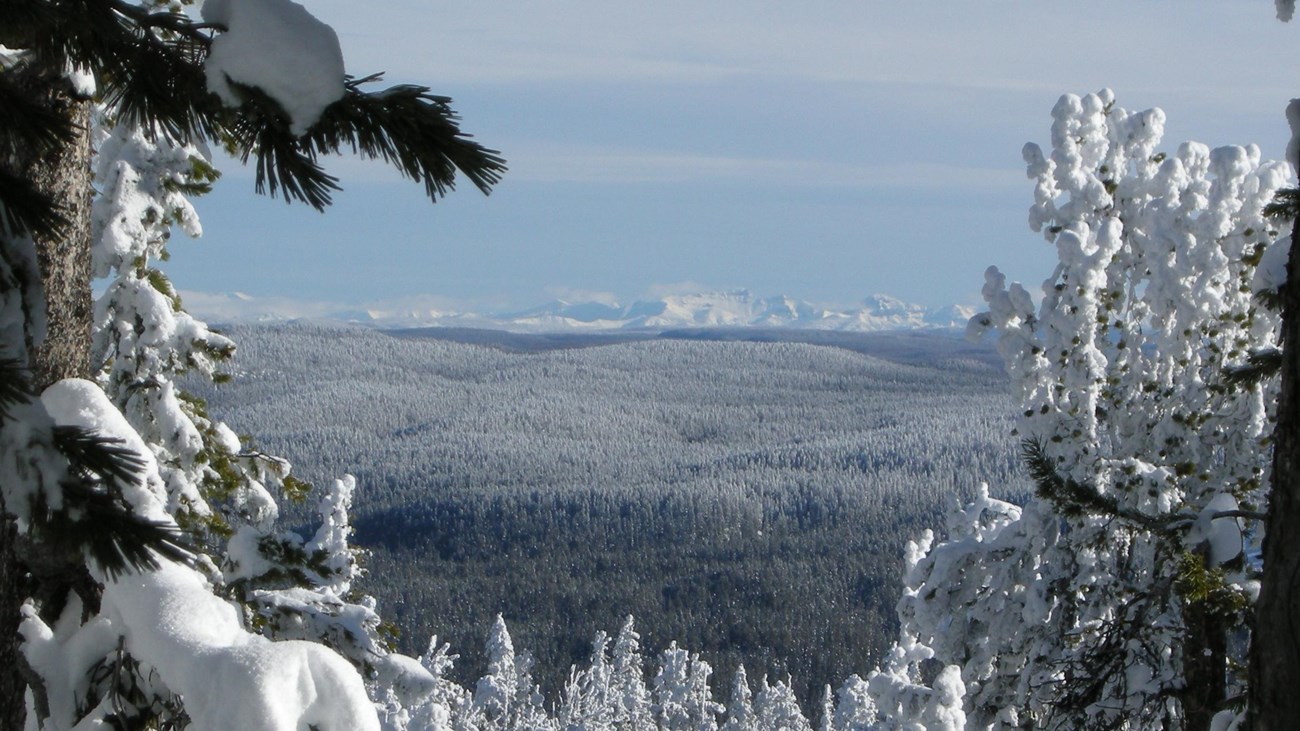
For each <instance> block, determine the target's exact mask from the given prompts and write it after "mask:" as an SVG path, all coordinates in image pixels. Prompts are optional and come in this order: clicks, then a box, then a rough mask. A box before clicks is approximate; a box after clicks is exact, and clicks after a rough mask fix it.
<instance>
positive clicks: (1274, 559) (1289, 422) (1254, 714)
mask: <svg viewBox="0 0 1300 731" xmlns="http://www.w3.org/2000/svg"><path fill="white" fill-rule="evenodd" d="M1291 240H1292V242H1293V243H1292V245H1291V255H1290V258H1289V259H1288V261H1287V267H1286V270H1287V281H1286V284H1285V285H1284V286H1283V287H1282V292H1281V294H1282V392H1281V396H1280V397H1279V399H1278V406H1277V426H1276V427H1275V429H1274V431H1273V435H1274V436H1273V485H1272V491H1271V494H1270V496H1269V501H1268V524H1267V532H1266V533H1265V535H1264V575H1263V579H1262V581H1261V586H1260V592H1259V601H1258V602H1256V604H1255V627H1254V633H1253V636H1252V637H1251V647H1250V711H1249V713H1250V728H1251V729H1253V731H1281V730H1282V729H1293V728H1295V727H1296V723H1297V722H1300V245H1297V244H1295V243H1294V242H1295V241H1297V240H1300V217H1297V218H1296V221H1295V223H1294V224H1293V225H1292V227H1291Z"/></svg>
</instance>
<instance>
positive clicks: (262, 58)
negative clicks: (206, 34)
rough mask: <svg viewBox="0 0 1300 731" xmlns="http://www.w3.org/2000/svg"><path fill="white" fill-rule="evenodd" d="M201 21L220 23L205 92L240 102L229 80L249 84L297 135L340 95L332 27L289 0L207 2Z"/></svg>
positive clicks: (340, 75) (339, 52)
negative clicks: (284, 114) (277, 107)
mask: <svg viewBox="0 0 1300 731" xmlns="http://www.w3.org/2000/svg"><path fill="white" fill-rule="evenodd" d="M202 14H203V20H204V21H206V22H208V23H216V24H219V25H223V26H225V27H226V32H224V33H222V34H220V35H218V36H217V37H216V38H214V39H213V41H212V50H211V52H210V53H209V54H208V60H207V63H206V64H205V65H204V70H205V72H206V73H207V78H208V90H209V91H211V92H213V93H215V94H217V95H218V96H220V97H221V99H222V101H224V102H225V103H226V104H228V105H230V106H239V105H240V104H241V103H242V102H243V100H242V99H241V98H240V95H239V92H238V91H237V90H236V89H235V88H234V87H232V86H231V83H230V82H232V81H233V82H235V83H238V84H243V85H245V86H255V87H257V88H258V89H261V90H262V91H263V92H265V93H266V94H267V95H269V96H270V97H271V98H272V99H275V100H276V101H277V102H279V104H280V106H282V107H284V111H285V112H287V113H288V115H289V119H290V129H291V130H292V131H293V133H294V134H296V135H302V134H305V133H306V132H307V130H308V129H309V128H310V127H311V126H312V125H313V124H315V123H316V120H318V119H320V115H321V113H322V112H324V111H325V107H328V106H329V105H330V104H332V103H334V102H336V101H338V100H339V99H341V98H342V97H343V76H344V71H343V51H342V50H341V49H340V47H339V38H338V35H337V34H335V32H334V29H333V28H331V27H329V26H328V25H326V24H325V23H322V22H321V21H320V20H317V19H316V18H315V16H313V15H312V14H311V13H309V12H307V9H306V8H304V7H303V6H301V5H299V4H298V3H295V2H291V0H207V1H206V2H205V3H204V4H203V10H202Z"/></svg>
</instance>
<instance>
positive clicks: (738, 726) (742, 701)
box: [721, 665, 755, 731]
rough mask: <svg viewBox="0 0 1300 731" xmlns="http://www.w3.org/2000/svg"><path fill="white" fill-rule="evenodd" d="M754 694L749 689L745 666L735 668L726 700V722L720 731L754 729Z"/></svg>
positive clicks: (747, 730) (748, 730) (746, 730)
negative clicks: (729, 692)
mask: <svg viewBox="0 0 1300 731" xmlns="http://www.w3.org/2000/svg"><path fill="white" fill-rule="evenodd" d="M754 723H755V720H754V692H753V690H751V689H750V687H749V678H748V676H747V675H746V674H745V666H744V665H741V666H739V667H737V668H736V675H735V676H734V677H733V678H732V681H731V695H730V696H729V697H728V699H727V720H726V721H724V722H723V724H722V729H721V731H751V730H752V729H753V728H754Z"/></svg>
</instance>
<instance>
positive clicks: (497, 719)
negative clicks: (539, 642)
mask: <svg viewBox="0 0 1300 731" xmlns="http://www.w3.org/2000/svg"><path fill="white" fill-rule="evenodd" d="M486 652H487V656H488V672H487V675H485V676H483V677H482V678H480V679H479V681H478V684H477V685H476V686H475V688H474V706H475V707H476V709H477V710H478V712H479V713H481V714H482V716H483V719H484V726H483V728H484V729H488V730H492V729H499V730H501V731H505V730H507V729H508V730H509V731H542V730H543V729H548V728H550V727H551V721H550V719H549V718H548V717H547V715H546V711H545V709H544V708H543V707H542V695H541V691H540V690H538V688H537V686H536V685H535V684H534V683H533V678H532V672H531V671H532V666H533V659H532V656H531V655H529V654H528V653H527V652H521V653H519V654H516V653H515V647H514V642H513V641H511V639H510V631H509V629H508V628H507V627H506V621H505V619H504V618H503V617H502V616H501V615H499V614H498V615H497V618H496V621H495V622H494V623H493V624H492V630H491V631H490V632H489V633H488V638H487V646H486Z"/></svg>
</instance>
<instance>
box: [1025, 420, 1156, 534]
mask: <svg viewBox="0 0 1300 731" xmlns="http://www.w3.org/2000/svg"><path fill="white" fill-rule="evenodd" d="M1020 458H1021V460H1022V461H1023V462H1024V464H1025V469H1027V470H1028V471H1029V477H1030V479H1032V480H1033V481H1034V484H1035V485H1036V490H1035V493H1036V494H1037V495H1038V497H1039V498H1042V499H1044V500H1047V501H1049V502H1051V503H1052V504H1053V505H1054V506H1056V509H1057V510H1058V511H1060V512H1061V514H1062V515H1065V516H1066V517H1080V516H1082V515H1086V514H1092V515H1104V516H1110V517H1115V518H1122V519H1124V520H1128V521H1130V522H1133V523H1136V524H1138V525H1140V526H1141V527H1143V528H1145V529H1147V530H1150V531H1153V532H1155V533H1167V532H1168V531H1169V526H1167V525H1165V523H1164V522H1162V521H1160V520H1159V519H1157V518H1155V517H1153V516H1150V515H1145V514H1143V513H1139V512H1136V511H1134V510H1129V509H1127V508H1123V507H1120V504H1119V502H1118V501H1117V500H1115V499H1114V498H1112V497H1109V496H1106V495H1103V494H1101V492H1100V491H1098V490H1097V489H1096V488H1094V487H1092V486H1091V485H1084V484H1082V483H1079V482H1076V481H1075V480H1073V479H1072V478H1069V477H1063V476H1061V474H1060V473H1059V472H1057V471H1056V465H1055V464H1054V463H1053V462H1052V458H1051V457H1049V456H1048V455H1047V447H1046V445H1044V444H1043V442H1042V441H1040V440H1037V439H1025V440H1023V441H1021V442H1020Z"/></svg>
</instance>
